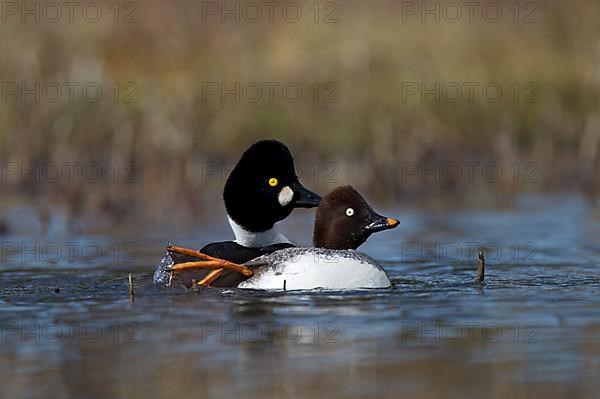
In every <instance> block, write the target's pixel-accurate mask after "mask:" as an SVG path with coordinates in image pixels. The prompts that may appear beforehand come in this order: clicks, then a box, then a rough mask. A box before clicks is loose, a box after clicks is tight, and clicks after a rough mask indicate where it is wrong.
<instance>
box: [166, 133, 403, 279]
mask: <svg viewBox="0 0 600 399" xmlns="http://www.w3.org/2000/svg"><path fill="white" fill-rule="evenodd" d="M223 199H224V202H225V208H226V210H227V215H228V219H229V223H230V225H231V227H232V230H233V232H234V234H235V241H225V242H217V243H212V244H208V245H206V246H205V247H204V248H202V249H200V251H194V250H188V249H185V248H177V247H170V248H169V255H170V256H168V257H167V258H165V260H163V262H162V263H161V265H160V266H159V268H158V269H157V271H156V273H155V281H156V282H157V283H164V282H166V281H167V276H169V281H170V278H171V277H172V276H173V274H175V275H176V277H177V279H178V280H180V281H181V282H183V283H184V284H186V285H187V286H190V285H191V284H192V281H193V280H196V281H198V282H200V284H203V285H209V284H210V285H211V286H213V287H235V286H239V287H241V288H260V289H271V288H275V289H281V288H283V286H284V284H285V285H286V289H310V288H317V287H321V288H333V289H337V288H376V287H388V286H389V285H390V282H389V279H388V278H387V276H386V275H385V272H384V271H383V269H381V267H380V266H379V265H378V264H377V262H375V261H374V260H373V259H371V258H370V257H368V256H366V255H364V254H361V253H359V252H356V251H354V249H356V248H357V247H358V246H359V245H361V244H362V243H363V242H364V241H365V240H366V239H367V238H368V237H369V236H370V235H371V234H372V233H374V232H376V231H381V230H385V229H389V228H393V227H396V226H397V225H398V221H397V220H395V219H390V218H384V217H382V216H380V215H378V214H376V213H375V212H374V211H373V210H372V208H371V207H370V206H369V205H368V204H367V202H366V201H365V200H364V199H363V198H362V197H361V196H360V194H358V192H356V191H355V190H354V189H352V188H351V187H349V186H345V187H340V188H337V189H336V190H334V191H332V192H331V193H329V194H328V195H327V196H326V197H325V198H324V199H323V201H322V202H321V205H320V206H319V208H318V210H317V217H316V220H315V229H314V235H313V241H314V245H315V248H296V247H294V245H293V244H292V243H291V242H290V241H289V240H288V239H287V238H286V237H285V236H283V235H282V234H281V233H279V232H278V231H277V229H276V228H275V223H276V222H278V221H280V220H283V219H285V218H286V217H287V216H288V215H289V214H290V213H291V212H292V210H293V209H294V208H311V207H314V206H316V205H318V204H319V202H320V197H319V196H318V195H316V194H314V193H312V192H311V191H309V190H307V189H306V188H304V187H303V186H302V185H301V184H300V182H299V180H298V177H297V176H296V173H295V170H294V164H293V158H292V156H291V154H290V152H289V150H288V149H287V147H286V146H285V145H283V144H282V143H280V142H277V141H274V140H266V141H260V142H258V143H256V144H254V145H253V146H251V147H250V148H249V149H248V150H247V151H246V152H245V153H244V154H243V155H242V158H241V159H240V161H239V162H238V163H237V165H236V166H235V167H234V169H233V170H232V172H231V174H230V176H229V178H228V180H227V182H226V184H225V189H224V193H223ZM241 263H244V265H240V264H241ZM207 269H214V270H212V271H210V270H207ZM249 276H252V277H251V278H249V279H248V277H249ZM284 281H285V283H284ZM240 283H241V284H240Z"/></svg>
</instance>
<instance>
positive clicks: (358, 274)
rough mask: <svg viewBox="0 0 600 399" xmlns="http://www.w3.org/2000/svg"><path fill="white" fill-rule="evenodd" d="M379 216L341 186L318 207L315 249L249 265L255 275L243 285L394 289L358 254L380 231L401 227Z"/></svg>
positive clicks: (263, 258)
mask: <svg viewBox="0 0 600 399" xmlns="http://www.w3.org/2000/svg"><path fill="white" fill-rule="evenodd" d="M398 224H399V222H398V220H396V219H392V218H387V217H384V216H381V215H379V214H377V213H376V212H375V211H374V210H373V209H372V208H371V206H369V204H368V203H367V202H366V201H365V200H364V198H363V197H362V196H361V195H360V194H359V193H358V192H357V191H356V190H354V189H353V188H352V187H350V186H344V187H338V188H336V189H335V190H333V191H332V192H331V193H329V194H328V195H326V196H325V197H324V198H323V200H322V201H321V204H320V205H319V207H318V209H317V216H316V219H315V227H314V234H313V242H314V245H315V248H287V249H282V250H279V251H276V252H273V253H271V254H267V255H263V256H260V257H258V258H256V259H253V260H251V261H249V262H246V263H245V264H244V266H246V267H248V268H249V269H251V270H252V271H253V272H254V275H253V276H252V277H251V278H249V279H247V280H245V281H243V282H242V283H241V284H239V285H238V287H239V288H252V289H284V288H285V289H287V290H299V289H314V288H323V289H360V288H387V287H389V286H390V285H391V283H390V280H389V278H388V276H387V275H386V273H385V271H384V270H383V269H382V268H381V266H380V265H379V264H378V263H377V262H376V261H375V260H374V259H373V258H371V257H369V256H367V255H365V254H363V253H361V252H358V251H356V248H358V247H359V246H360V245H361V244H362V243H364V242H365V241H366V240H367V238H369V236H370V235H371V234H373V233H375V232H378V231H382V230H387V229H392V228H394V227H396V226H398Z"/></svg>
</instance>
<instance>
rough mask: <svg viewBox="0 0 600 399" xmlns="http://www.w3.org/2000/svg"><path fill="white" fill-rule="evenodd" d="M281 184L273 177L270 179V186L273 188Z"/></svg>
mask: <svg viewBox="0 0 600 399" xmlns="http://www.w3.org/2000/svg"><path fill="white" fill-rule="evenodd" d="M278 184H279V180H277V179H276V178H275V177H271V178H270V179H269V186H271V187H275V186H277V185H278Z"/></svg>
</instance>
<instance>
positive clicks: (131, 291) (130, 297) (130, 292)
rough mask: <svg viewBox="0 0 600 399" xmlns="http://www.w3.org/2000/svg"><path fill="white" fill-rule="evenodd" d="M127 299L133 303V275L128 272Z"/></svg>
mask: <svg viewBox="0 0 600 399" xmlns="http://www.w3.org/2000/svg"><path fill="white" fill-rule="evenodd" d="M129 301H130V302H131V303H135V292H134V290H133V276H132V275H131V273H129Z"/></svg>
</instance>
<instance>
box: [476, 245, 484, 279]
mask: <svg viewBox="0 0 600 399" xmlns="http://www.w3.org/2000/svg"><path fill="white" fill-rule="evenodd" d="M484 279H485V257H484V256H483V251H479V259H478V260H477V281H478V282H480V283H483V280H484Z"/></svg>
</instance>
